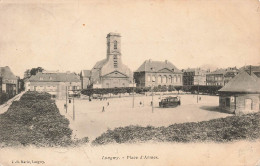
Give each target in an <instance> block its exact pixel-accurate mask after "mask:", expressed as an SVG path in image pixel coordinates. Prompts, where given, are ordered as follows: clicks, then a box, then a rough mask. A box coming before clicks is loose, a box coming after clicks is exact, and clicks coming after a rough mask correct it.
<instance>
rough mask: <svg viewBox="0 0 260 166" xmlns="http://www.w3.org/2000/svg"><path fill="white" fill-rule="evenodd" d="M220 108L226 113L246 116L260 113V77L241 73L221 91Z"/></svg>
mask: <svg viewBox="0 0 260 166" xmlns="http://www.w3.org/2000/svg"><path fill="white" fill-rule="evenodd" d="M219 94H220V96H219V107H220V109H221V110H222V111H224V112H229V113H235V114H246V113H253V112H258V111H259V105H260V77H259V76H257V75H255V74H254V73H252V74H249V73H247V72H246V71H243V72H241V73H239V74H238V75H237V76H235V77H234V78H233V79H232V80H230V82H229V83H227V84H226V85H225V86H224V87H223V88H221V89H220V90H219Z"/></svg>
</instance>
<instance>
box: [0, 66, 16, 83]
mask: <svg viewBox="0 0 260 166" xmlns="http://www.w3.org/2000/svg"><path fill="white" fill-rule="evenodd" d="M0 76H1V77H2V78H3V80H17V77H16V76H15V75H14V74H13V72H12V71H11V69H10V67H9V66H5V67H0Z"/></svg>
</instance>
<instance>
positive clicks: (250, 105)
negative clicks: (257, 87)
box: [219, 93, 260, 114]
mask: <svg viewBox="0 0 260 166" xmlns="http://www.w3.org/2000/svg"><path fill="white" fill-rule="evenodd" d="M259 100H260V94H239V93H232V94H223V93H221V95H220V97H219V106H220V109H221V110H222V111H224V112H229V113H235V114H243V113H252V112H258V111H259Z"/></svg>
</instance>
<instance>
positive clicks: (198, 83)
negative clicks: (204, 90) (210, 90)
mask: <svg viewBox="0 0 260 166" xmlns="http://www.w3.org/2000/svg"><path fill="white" fill-rule="evenodd" d="M197 79H198V80H197V81H198V92H197V103H199V90H200V82H199V78H197Z"/></svg>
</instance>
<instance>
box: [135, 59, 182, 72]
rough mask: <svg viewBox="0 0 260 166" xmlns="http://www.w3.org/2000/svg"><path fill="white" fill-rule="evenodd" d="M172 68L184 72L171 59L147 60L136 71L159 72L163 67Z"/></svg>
mask: <svg viewBox="0 0 260 166" xmlns="http://www.w3.org/2000/svg"><path fill="white" fill-rule="evenodd" d="M165 68H166V69H168V70H171V71H172V69H174V71H173V72H177V73H182V72H181V71H180V70H179V69H178V68H177V67H175V66H174V65H173V64H172V63H171V62H169V61H151V60H146V61H144V63H143V64H142V65H141V66H140V67H139V68H138V69H137V70H136V71H135V72H143V71H145V72H158V71H160V70H162V69H165Z"/></svg>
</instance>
